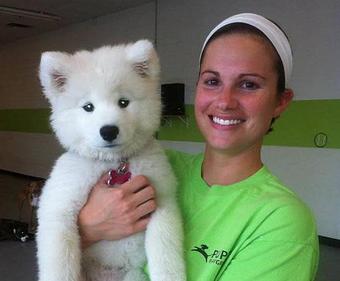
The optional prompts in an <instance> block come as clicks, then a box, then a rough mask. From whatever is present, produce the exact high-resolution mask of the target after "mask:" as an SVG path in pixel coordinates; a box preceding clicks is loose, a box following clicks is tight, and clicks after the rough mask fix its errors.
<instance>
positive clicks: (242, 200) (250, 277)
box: [167, 151, 319, 281]
mask: <svg viewBox="0 0 340 281" xmlns="http://www.w3.org/2000/svg"><path fill="white" fill-rule="evenodd" d="M167 155H168V158H169V160H170V162H171V164H172V167H173V169H174V172H175V174H176V176H177V178H178V181H179V187H178V189H179V190H178V192H179V202H180V208H181V211H182V215H183V220H184V231H185V243H184V248H185V262H186V267H187V276H188V281H213V280H220V281H246V280H247V281H292V280H296V281H307V280H308V281H310V280H314V277H315V274H316V270H317V264H318V256H319V248H318V239H317V234H316V226H315V222H314V218H313V216H312V214H311V212H310V210H309V209H308V208H307V207H306V205H305V204H304V203H303V202H302V201H301V200H300V199H299V198H298V197H297V196H296V195H295V194H294V193H293V192H292V191H291V190H289V189H288V188H286V187H285V186H284V185H283V184H282V183H281V182H280V181H279V180H278V179H277V178H276V177H274V176H273V175H272V174H271V173H270V172H269V171H268V169H267V168H266V167H262V168H261V169H260V170H259V171H257V172H256V173H255V174H254V175H252V176H250V177H249V178H247V179H245V180H243V181H241V182H238V183H235V184H232V185H229V186H218V185H213V186H208V185H207V184H206V183H205V182H204V180H203V179H202V178H201V165H202V160H203V155H202V154H199V155H190V154H185V153H181V152H176V151H167Z"/></svg>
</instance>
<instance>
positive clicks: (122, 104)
mask: <svg viewBox="0 0 340 281" xmlns="http://www.w3.org/2000/svg"><path fill="white" fill-rule="evenodd" d="M129 103H130V101H129V100H128V99H125V98H121V99H120V100H119V101H118V105H119V107H120V108H125V107H127V106H128V105H129Z"/></svg>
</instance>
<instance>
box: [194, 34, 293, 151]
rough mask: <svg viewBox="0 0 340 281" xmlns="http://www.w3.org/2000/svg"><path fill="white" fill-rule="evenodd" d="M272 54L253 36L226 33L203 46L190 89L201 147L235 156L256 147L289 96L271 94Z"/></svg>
mask: <svg viewBox="0 0 340 281" xmlns="http://www.w3.org/2000/svg"><path fill="white" fill-rule="evenodd" d="M277 80H278V74H277V72H276V70H275V53H274V50H272V47H271V46H270V45H269V43H266V42H265V41H264V39H262V38H259V37H256V36H254V35H245V34H230V35H224V36H221V37H219V38H217V39H215V40H213V41H212V42H210V44H209V45H208V47H207V48H206V50H205V55H204V57H203V61H202V64H201V70H200V75H199V80H198V83H197V89H196V99H195V115H196V121H197V124H198V126H199V128H200V130H201V132H202V134H203V136H204V137H205V139H206V142H207V147H208V148H211V149H217V150H222V151H225V152H228V153H232V154H238V153H241V152H242V151H245V150H247V149H259V148H260V147H261V145H262V139H263V136H264V135H265V134H266V133H267V131H268V129H269V127H270V123H271V120H272V118H273V117H278V116H279V115H280V113H281V112H282V111H283V110H284V109H285V108H286V107H287V105H288V103H289V101H290V100H291V98H292V92H291V91H286V92H285V93H284V94H281V95H278V93H277Z"/></svg>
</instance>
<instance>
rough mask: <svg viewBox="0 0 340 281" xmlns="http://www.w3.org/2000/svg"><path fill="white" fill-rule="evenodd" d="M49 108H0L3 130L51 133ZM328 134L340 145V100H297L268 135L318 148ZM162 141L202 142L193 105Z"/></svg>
mask: <svg viewBox="0 0 340 281" xmlns="http://www.w3.org/2000/svg"><path fill="white" fill-rule="evenodd" d="M49 114H50V110H49V109H6V110H0V131H16V132H27V133H46V134H49V133H51V129H50V125H49V121H48V116H49ZM319 133H323V134H325V135H326V136H327V143H326V145H325V146H324V147H326V148H340V100H335V99H334V100H300V101H293V102H292V104H291V105H290V106H289V108H288V110H287V111H286V112H285V113H284V114H283V115H282V116H281V117H280V118H279V119H278V120H277V121H276V122H275V124H274V131H273V132H271V133H270V134H269V135H268V136H266V138H265V145H278V146H298V147H299V146H300V147H315V144H314V138H315V136H316V135H317V134H319ZM158 138H159V139H160V140H173V141H193V142H201V141H203V138H202V136H201V134H200V132H199V131H198V129H197V126H196V123H195V118H194V109H193V105H186V117H184V118H179V117H170V118H166V119H164V120H163V124H162V127H161V128H160V130H159V132H158Z"/></svg>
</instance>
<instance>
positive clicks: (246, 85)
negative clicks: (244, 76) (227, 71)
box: [241, 81, 259, 90]
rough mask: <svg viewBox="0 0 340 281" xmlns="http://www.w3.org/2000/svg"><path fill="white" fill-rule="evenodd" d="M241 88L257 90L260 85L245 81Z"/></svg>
mask: <svg viewBox="0 0 340 281" xmlns="http://www.w3.org/2000/svg"><path fill="white" fill-rule="evenodd" d="M241 88H242V89H246V90H256V89H258V88H259V85H258V84H256V83H254V82H252V81H243V82H242V83H241Z"/></svg>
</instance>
